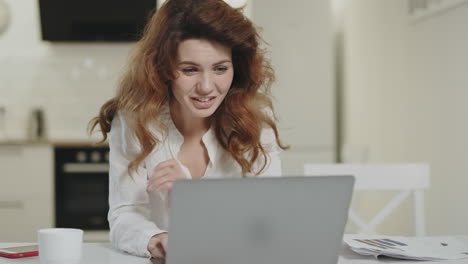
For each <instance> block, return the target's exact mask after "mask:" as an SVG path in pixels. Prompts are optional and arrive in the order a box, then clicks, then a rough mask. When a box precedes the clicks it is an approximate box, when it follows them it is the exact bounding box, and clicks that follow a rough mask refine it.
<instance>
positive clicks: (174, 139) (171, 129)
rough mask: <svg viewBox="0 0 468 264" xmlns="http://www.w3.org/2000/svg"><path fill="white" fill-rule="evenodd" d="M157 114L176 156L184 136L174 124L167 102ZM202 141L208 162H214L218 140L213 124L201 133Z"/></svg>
mask: <svg viewBox="0 0 468 264" xmlns="http://www.w3.org/2000/svg"><path fill="white" fill-rule="evenodd" d="M159 116H160V120H161V122H163V124H164V125H166V127H167V132H168V134H167V139H168V140H169V143H170V145H171V147H173V149H174V151H175V153H174V155H175V157H177V153H178V152H179V151H180V148H181V146H182V143H184V136H183V135H182V134H181V133H180V131H179V130H178V129H177V127H176V126H175V124H174V121H173V120H172V117H171V113H170V110H169V104H165V105H163V106H162V107H161V111H160V115H159ZM202 142H203V144H205V147H206V150H207V152H208V156H209V158H210V162H214V161H215V160H216V154H217V152H218V140H217V139H216V135H215V133H214V131H213V126H211V127H210V128H209V129H208V131H207V132H206V133H205V135H203V137H202Z"/></svg>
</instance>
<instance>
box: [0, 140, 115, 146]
mask: <svg viewBox="0 0 468 264" xmlns="http://www.w3.org/2000/svg"><path fill="white" fill-rule="evenodd" d="M31 145H50V146H54V147H55V146H57V147H87V146H107V143H104V144H103V143H98V141H89V140H58V141H54V140H3V141H1V140H0V147H1V146H31Z"/></svg>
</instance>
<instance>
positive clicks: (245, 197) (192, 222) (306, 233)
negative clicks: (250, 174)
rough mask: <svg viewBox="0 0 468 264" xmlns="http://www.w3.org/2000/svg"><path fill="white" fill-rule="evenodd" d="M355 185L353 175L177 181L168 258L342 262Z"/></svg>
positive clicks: (212, 262)
mask: <svg viewBox="0 0 468 264" xmlns="http://www.w3.org/2000/svg"><path fill="white" fill-rule="evenodd" d="M353 186H354V177H353V176H335V177H327V176H324V177H303V176H301V177H280V178H243V179H202V180H181V181H177V182H176V183H175V185H174V189H173V191H172V193H171V208H170V212H169V216H170V227H169V234H170V235H169V241H168V242H169V244H168V252H167V256H166V261H165V263H167V264H185V263H190V264H220V263H222V264H240V263H244V264H248V263H252V264H280V263H281V264H286V263H288V264H289V263H294V264H306V263H307V264H311V263H320V264H336V263H337V260H338V254H339V251H340V248H341V245H342V237H343V232H344V228H345V224H346V221H347V216H348V209H349V203H350V200H351V195H352V191H353ZM153 263H164V262H163V261H162V260H159V259H153Z"/></svg>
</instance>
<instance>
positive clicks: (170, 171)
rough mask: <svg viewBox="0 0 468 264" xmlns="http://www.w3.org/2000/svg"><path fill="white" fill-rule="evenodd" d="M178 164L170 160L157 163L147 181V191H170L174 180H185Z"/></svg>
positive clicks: (185, 177)
mask: <svg viewBox="0 0 468 264" xmlns="http://www.w3.org/2000/svg"><path fill="white" fill-rule="evenodd" d="M187 178H188V177H187V176H186V175H185V174H184V172H183V170H182V168H181V167H180V165H179V163H178V162H177V161H176V160H175V159H170V160H166V161H163V162H161V163H159V164H158V165H157V166H156V167H154V169H153V171H152V173H151V177H150V179H149V180H148V186H147V190H148V191H154V190H158V191H169V192H170V191H171V190H172V186H173V183H174V181H175V180H178V179H187Z"/></svg>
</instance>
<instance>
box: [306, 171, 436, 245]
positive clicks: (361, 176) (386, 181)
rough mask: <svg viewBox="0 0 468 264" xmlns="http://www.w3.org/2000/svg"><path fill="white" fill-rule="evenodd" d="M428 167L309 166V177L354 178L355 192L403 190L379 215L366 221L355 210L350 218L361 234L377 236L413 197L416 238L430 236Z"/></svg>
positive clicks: (351, 210)
mask: <svg viewBox="0 0 468 264" xmlns="http://www.w3.org/2000/svg"><path fill="white" fill-rule="evenodd" d="M429 173H430V172H429V165H428V164H365V163H364V164H345V163H336V164H305V165H304V175H305V176H334V175H353V176H354V177H355V179H356V182H355V185H354V190H355V191H361V190H374V191H375V190H386V191H390V190H399V191H400V192H399V193H398V194H397V195H396V196H395V197H393V199H392V200H390V201H389V202H388V203H387V204H386V205H385V206H384V207H383V208H382V209H381V211H380V212H379V213H377V214H376V215H375V216H374V217H373V218H372V219H371V220H370V221H365V220H364V219H363V218H362V217H360V216H359V215H357V214H356V212H355V211H354V210H353V209H352V208H351V209H350V211H349V218H350V220H351V221H352V222H353V224H355V225H356V226H357V227H358V228H360V231H359V233H365V234H377V232H376V227H377V226H378V225H379V224H380V223H381V222H382V220H383V219H384V218H385V217H387V216H388V215H389V214H390V213H392V212H393V211H394V210H395V209H396V208H397V207H398V206H399V205H400V203H401V202H402V201H404V200H405V199H406V198H407V197H409V196H410V195H411V194H413V202H414V205H413V209H414V226H415V233H416V236H424V235H425V234H426V227H425V226H426V224H425V216H424V193H423V190H424V189H427V188H428V187H429V184H430V180H429Z"/></svg>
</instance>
